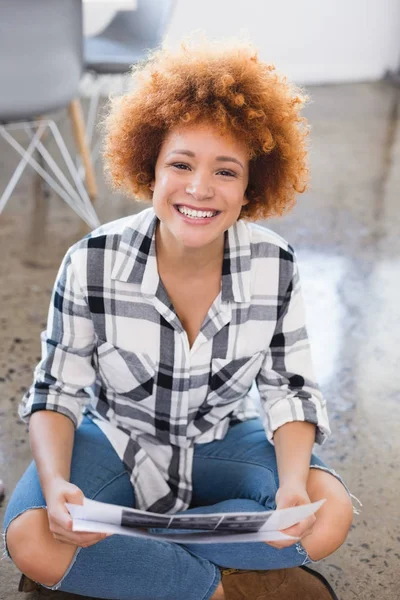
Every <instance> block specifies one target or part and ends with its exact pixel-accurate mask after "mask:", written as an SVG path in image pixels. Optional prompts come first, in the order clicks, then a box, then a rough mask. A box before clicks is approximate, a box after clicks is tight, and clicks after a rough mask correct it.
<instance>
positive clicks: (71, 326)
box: [18, 249, 95, 427]
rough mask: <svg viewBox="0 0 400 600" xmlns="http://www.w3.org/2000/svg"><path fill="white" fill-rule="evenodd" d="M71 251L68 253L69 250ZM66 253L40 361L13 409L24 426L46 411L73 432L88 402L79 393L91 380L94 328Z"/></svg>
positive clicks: (83, 392)
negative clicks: (57, 415) (59, 416)
mask: <svg viewBox="0 0 400 600" xmlns="http://www.w3.org/2000/svg"><path fill="white" fill-rule="evenodd" d="M71 250H72V249H71ZM75 271H76V269H74V266H73V262H72V251H69V252H68V253H67V254H66V256H65V258H64V260H63V262H62V264H61V267H60V269H59V271H58V274H57V278H56V282H55V284H54V288H53V293H52V296H51V301H50V308H49V314H48V320H47V328H46V330H45V331H44V332H43V333H42V334H41V346H42V359H41V361H40V362H39V364H38V365H37V366H36V368H35V371H34V380H33V384H32V386H31V387H30V389H29V390H28V391H27V392H26V394H25V395H24V397H23V398H22V400H21V403H20V405H19V409H18V414H19V416H20V417H21V419H22V420H23V421H25V422H28V421H29V418H30V416H31V415H32V413H34V412H36V411H39V410H52V411H55V412H58V413H61V414H63V415H65V416H67V417H68V418H69V419H71V421H72V422H73V424H74V426H75V427H78V426H79V425H80V423H81V421H82V418H83V417H82V407H83V405H84V404H85V403H86V401H87V399H88V394H87V393H86V392H85V390H84V388H85V387H88V386H91V385H92V384H93V383H94V380H95V371H94V368H93V366H92V355H93V348H94V339H95V335H94V327H93V322H92V320H91V317H90V311H89V308H88V305H87V302H86V299H85V297H84V295H83V293H82V290H81V287H80V285H79V281H78V277H77V275H76V272H75Z"/></svg>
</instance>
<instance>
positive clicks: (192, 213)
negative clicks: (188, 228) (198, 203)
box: [174, 204, 220, 223]
mask: <svg viewBox="0 0 400 600" xmlns="http://www.w3.org/2000/svg"><path fill="white" fill-rule="evenodd" d="M174 208H175V210H176V212H178V213H179V214H180V216H181V217H183V218H184V219H185V220H188V221H192V222H193V223H195V222H196V223H202V222H203V223H207V222H210V221H211V220H212V219H215V217H217V216H218V215H219V214H220V211H218V210H195V209H193V208H189V207H188V206H185V205H184V204H175V205H174Z"/></svg>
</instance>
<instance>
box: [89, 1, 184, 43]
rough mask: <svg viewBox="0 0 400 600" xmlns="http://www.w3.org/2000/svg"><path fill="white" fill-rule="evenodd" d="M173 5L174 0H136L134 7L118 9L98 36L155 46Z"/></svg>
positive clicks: (164, 29) (165, 27) (174, 3)
mask: <svg viewBox="0 0 400 600" xmlns="http://www.w3.org/2000/svg"><path fill="white" fill-rule="evenodd" d="M175 5H176V0H136V9H135V10H124V11H119V12H118V13H117V14H116V15H115V17H114V18H113V20H112V21H111V23H110V24H109V25H108V26H107V27H106V28H105V29H104V31H102V33H101V34H100V36H101V37H107V38H109V39H115V40H116V41H124V42H125V43H127V44H128V45H132V46H135V47H137V46H138V42H139V43H140V46H141V47H143V48H155V47H156V46H158V45H159V44H160V43H161V42H162V39H163V36H164V34H165V31H166V29H167V26H168V23H169V21H170V19H171V16H172V12H173V9H174V8H175Z"/></svg>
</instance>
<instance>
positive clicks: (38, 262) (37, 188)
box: [23, 153, 49, 268]
mask: <svg viewBox="0 0 400 600" xmlns="http://www.w3.org/2000/svg"><path fill="white" fill-rule="evenodd" d="M37 161H38V163H39V164H40V166H41V167H42V169H44V168H45V164H44V160H43V157H42V156H41V155H40V153H38V157H37ZM45 186H46V182H45V181H43V179H42V178H41V177H40V175H39V174H38V173H35V178H34V206H33V210H32V213H31V218H30V220H29V231H28V235H27V240H26V247H25V254H24V260H23V262H24V264H25V265H26V266H29V267H35V268H40V267H47V266H49V265H48V260H44V261H43V256H42V253H41V249H42V247H43V243H44V241H45V239H46V234H47V221H48V214H49V192H48V189H46V187H45Z"/></svg>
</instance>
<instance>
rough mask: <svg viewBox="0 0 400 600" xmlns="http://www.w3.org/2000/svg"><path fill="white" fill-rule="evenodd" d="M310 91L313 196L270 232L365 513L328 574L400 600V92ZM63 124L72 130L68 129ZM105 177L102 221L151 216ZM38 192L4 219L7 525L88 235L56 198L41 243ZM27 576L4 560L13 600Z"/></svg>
mask: <svg viewBox="0 0 400 600" xmlns="http://www.w3.org/2000/svg"><path fill="white" fill-rule="evenodd" d="M308 91H309V93H310V94H311V96H312V99H313V102H312V103H311V104H310V105H309V106H308V107H307V108H306V111H305V114H306V116H308V118H309V120H310V122H311V125H312V133H311V140H312V147H311V169H312V171H311V173H312V184H311V188H310V190H309V191H308V192H307V194H305V195H303V196H300V197H299V199H298V204H297V206H296V207H295V208H294V210H293V211H292V212H291V213H290V214H288V215H287V216H285V217H283V218H281V219H273V220H270V221H269V222H268V223H266V224H267V226H269V227H271V228H272V229H273V230H275V231H277V232H278V233H279V234H281V235H282V236H284V237H285V238H286V239H288V240H289V241H290V243H291V244H292V245H293V246H294V247H295V249H296V250H297V254H298V257H299V264H300V273H301V279H302V284H303V293H304V297H305V301H306V308H307V321H308V329H309V335H310V339H311V345H312V350H313V356H314V363H315V370H316V373H317V376H318V379H319V382H320V384H321V387H322V390H323V392H324V393H325V396H326V398H327V400H328V405H329V407H330V416H331V424H332V430H333V434H332V437H331V438H330V439H329V440H328V442H327V443H326V444H325V445H324V447H323V448H321V450H318V451H319V454H320V455H321V457H322V458H324V460H325V461H327V462H328V464H330V465H331V466H332V467H334V468H335V469H336V470H337V471H338V472H340V473H341V474H342V476H343V477H344V479H345V481H346V482H347V484H348V485H349V486H350V488H351V491H352V492H353V494H355V495H356V496H357V497H358V498H360V500H361V501H362V503H363V508H362V512H361V514H360V515H359V516H356V517H355V519H354V525H353V527H352V531H351V533H350V535H349V537H348V540H347V542H346V543H345V544H344V545H343V546H342V547H341V548H340V549H339V550H338V551H337V552H336V553H335V554H334V555H333V556H331V557H329V558H327V559H326V560H324V561H322V562H321V563H319V564H318V566H317V568H318V570H320V571H321V572H322V573H324V574H325V576H326V577H327V578H328V579H329V581H330V582H331V583H332V585H333V586H334V588H335V590H336V592H337V594H338V596H339V598H340V599H341V600H353V599H357V598H358V599H361V600H377V599H379V600H380V599H385V600H395V599H398V598H399V597H400V593H399V591H398V589H399V586H400V569H399V559H400V522H399V510H398V499H399V496H400V469H399V468H398V457H399V453H400V436H399V435H398V433H399V431H400V409H399V399H400V393H399V390H400V369H399V367H398V359H397V353H398V347H399V340H400V319H399V292H400V283H399V279H400V277H399V276H400V237H399V231H400V208H399V202H398V199H399V192H400V169H399V166H400V128H399V119H400V117H399V112H398V107H399V93H400V92H399V90H398V89H396V88H394V87H392V86H391V84H389V83H374V84H356V85H355V84H353V85H348V84H347V85H340V86H322V87H312V88H309V90H308ZM62 126H63V130H64V131H65V132H67V133H68V130H69V124H68V123H67V122H63V123H62ZM0 160H1V163H0V190H2V189H3V187H4V185H5V184H6V181H7V180H8V177H9V175H10V174H11V168H12V165H13V164H14V165H15V164H16V163H15V156H14V153H13V151H12V150H10V149H8V148H6V147H5V145H4V144H1V145H0ZM97 175H98V180H99V184H100V194H99V200H98V204H97V208H98V214H99V216H100V219H101V221H102V222H105V221H107V220H112V219H115V218H118V217H120V216H124V215H127V214H129V213H130V212H133V211H136V210H140V209H141V207H142V205H138V204H133V205H132V204H131V203H130V202H129V201H127V200H124V199H123V198H121V197H120V196H117V195H115V194H113V193H111V192H110V191H109V190H107V188H106V187H105V185H104V184H103V183H102V181H103V180H102V177H103V175H102V171H101V167H100V165H98V166H97ZM34 185H35V184H34V178H33V177H32V175H31V174H30V173H28V172H27V173H26V174H25V175H24V177H23V179H22V180H21V182H20V184H19V186H18V188H17V190H16V192H15V195H14V197H13V199H12V201H11V202H10V203H9V205H8V206H7V208H6V210H5V211H4V213H3V215H2V216H1V217H0V252H1V257H2V260H1V262H0V306H1V312H0V320H1V343H0V417H1V420H0V478H2V479H3V480H4V482H5V484H6V500H5V502H3V506H2V507H1V510H0V512H1V517H2V515H3V512H4V506H5V503H6V502H7V498H8V497H9V496H10V493H11V491H12V489H13V487H14V486H15V484H16V482H17V481H18V479H19V477H20V476H21V475H22V473H23V471H24V469H25V468H26V466H27V464H28V462H29V460H30V453H29V444H28V439H27V433H26V428H25V425H23V424H21V423H20V422H19V420H18V417H17V404H18V401H19V399H20V397H21V394H22V393H23V391H24V390H25V389H26V388H27V386H29V385H30V383H31V379H32V369H33V367H34V365H35V364H36V362H37V360H38V359H39V351H40V345H39V332H40V331H41V329H42V328H43V327H44V326H45V319H46V314H47V308H48V302H49V297H50V292H51V287H52V284H53V281H54V278H55V275H56V271H57V269H58V266H59V263H60V261H61V258H62V256H63V254H64V253H65V251H66V250H67V248H68V247H69V246H70V245H71V244H72V243H73V242H75V241H76V240H77V239H78V238H79V237H81V235H82V229H81V225H80V222H79V219H78V218H77V217H76V216H75V215H74V214H73V213H72V212H71V210H70V209H69V208H68V207H67V206H66V205H64V204H63V203H62V201H61V200H60V199H59V198H56V197H51V198H50V201H49V205H50V206H49V215H48V220H47V223H46V226H45V231H44V233H42V234H41V239H40V245H39V246H34V241H33V238H32V236H31V232H30V226H31V223H32V221H33V214H32V211H33V208H34V201H33V197H34ZM396 340H397V342H396ZM18 580H19V574H18V572H17V570H16V568H15V567H14V566H13V564H12V563H11V562H9V561H7V560H3V561H1V562H0V599H1V600H5V599H7V600H11V599H13V598H17V597H19V594H18V592H17V584H18ZM46 596H48V597H51V598H53V597H54V598H55V599H56V598H57V597H58V598H59V599H60V600H61V598H62V597H63V596H64V595H63V594H61V593H52V594H49V595H47V594H46ZM65 597H67V596H66V595H65ZM68 597H69V598H71V596H68ZM31 598H32V599H33V598H34V595H32V596H31Z"/></svg>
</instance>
